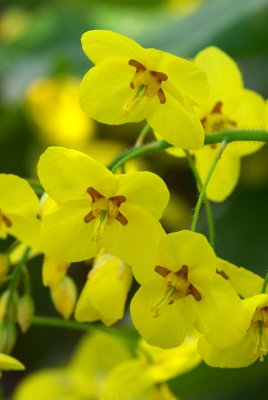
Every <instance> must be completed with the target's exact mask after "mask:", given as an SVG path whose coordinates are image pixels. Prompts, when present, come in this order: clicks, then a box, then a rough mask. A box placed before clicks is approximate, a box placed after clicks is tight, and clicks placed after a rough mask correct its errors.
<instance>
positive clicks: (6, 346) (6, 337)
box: [0, 322, 17, 353]
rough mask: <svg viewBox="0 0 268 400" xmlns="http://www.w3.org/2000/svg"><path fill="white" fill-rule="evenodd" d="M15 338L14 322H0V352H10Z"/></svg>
mask: <svg viewBox="0 0 268 400" xmlns="http://www.w3.org/2000/svg"><path fill="white" fill-rule="evenodd" d="M16 340H17V330H16V326H15V324H13V323H11V322H5V323H2V324H0V353H11V351H12V350H13V347H14V346H15V344H16Z"/></svg>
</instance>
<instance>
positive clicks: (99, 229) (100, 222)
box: [91, 211, 107, 242]
mask: <svg viewBox="0 0 268 400" xmlns="http://www.w3.org/2000/svg"><path fill="white" fill-rule="evenodd" d="M106 222H107V211H102V213H101V214H100V216H99V217H98V218H97V219H96V223H95V231H94V234H93V236H92V239H91V241H92V242H98V241H99V240H101V239H102V238H103V234H104V231H105V228H106Z"/></svg>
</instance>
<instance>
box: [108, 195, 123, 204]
mask: <svg viewBox="0 0 268 400" xmlns="http://www.w3.org/2000/svg"><path fill="white" fill-rule="evenodd" d="M109 200H110V201H112V202H113V203H114V205H115V206H116V207H120V206H121V204H122V203H125V201H126V198H125V196H113V197H110V198H109Z"/></svg>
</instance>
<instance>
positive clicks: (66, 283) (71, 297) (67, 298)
mask: <svg viewBox="0 0 268 400" xmlns="http://www.w3.org/2000/svg"><path fill="white" fill-rule="evenodd" d="M50 294H51V299H52V301H53V304H54V306H55V308H56V310H57V311H58V312H59V313H60V314H61V315H62V316H63V318H65V319H69V318H70V316H71V314H72V313H73V310H74V307H75V303H76V298H77V289H76V285H75V283H74V281H73V280H72V279H71V278H70V277H69V276H65V277H64V278H63V279H62V280H61V281H60V283H59V284H58V285H57V286H56V287H54V288H52V289H51V290H50Z"/></svg>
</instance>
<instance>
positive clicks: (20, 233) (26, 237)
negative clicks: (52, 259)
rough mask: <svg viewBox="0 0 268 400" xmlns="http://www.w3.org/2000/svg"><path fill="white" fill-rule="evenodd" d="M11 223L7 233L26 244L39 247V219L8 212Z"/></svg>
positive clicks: (35, 247)
mask: <svg viewBox="0 0 268 400" xmlns="http://www.w3.org/2000/svg"><path fill="white" fill-rule="evenodd" d="M8 217H9V219H10V221H11V222H12V225H11V227H10V228H8V233H9V234H10V235H12V236H14V237H15V238H17V239H19V240H20V241H21V242H23V243H24V244H26V245H27V246H30V247H33V248H34V249H39V247H40V242H39V240H40V221H39V220H38V219H37V218H33V217H32V218H28V217H24V216H22V215H15V214H14V215H13V214H8Z"/></svg>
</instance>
